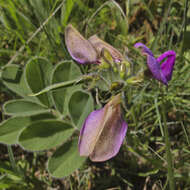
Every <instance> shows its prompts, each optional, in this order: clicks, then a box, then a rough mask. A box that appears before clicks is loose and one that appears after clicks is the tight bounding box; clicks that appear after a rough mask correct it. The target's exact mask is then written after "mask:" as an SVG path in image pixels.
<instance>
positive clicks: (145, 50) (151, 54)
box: [134, 42, 154, 57]
mask: <svg viewBox="0 0 190 190" xmlns="http://www.w3.org/2000/svg"><path fill="white" fill-rule="evenodd" d="M134 47H135V48H139V47H142V48H143V49H142V53H144V54H148V55H150V56H153V57H154V55H153V53H152V51H151V50H150V49H149V48H148V47H146V46H145V45H144V44H143V43H141V42H138V43H136V44H135V45H134Z"/></svg>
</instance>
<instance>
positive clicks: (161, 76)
mask: <svg viewBox="0 0 190 190" xmlns="http://www.w3.org/2000/svg"><path fill="white" fill-rule="evenodd" d="M134 47H135V48H138V47H142V54H144V55H146V56H147V65H148V67H149V69H150V71H151V73H152V75H153V77H154V78H155V79H157V80H159V81H161V82H162V83H164V84H165V85H168V81H170V80H171V78H172V72H173V67H174V64H175V58H176V53H175V52H174V51H172V50H169V51H166V52H164V53H163V54H162V55H161V56H160V57H158V58H157V59H156V58H155V57H154V55H153V53H152V51H151V50H150V49H149V48H148V47H146V46H145V45H144V44H142V43H136V44H135V46H134ZM165 58H166V60H165V61H164V62H163V63H162V64H161V65H160V62H161V61H162V60H163V59H165Z"/></svg>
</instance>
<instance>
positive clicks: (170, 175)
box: [161, 102, 175, 190]
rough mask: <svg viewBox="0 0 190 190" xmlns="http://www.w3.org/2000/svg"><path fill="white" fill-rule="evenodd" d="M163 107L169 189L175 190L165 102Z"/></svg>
mask: <svg viewBox="0 0 190 190" xmlns="http://www.w3.org/2000/svg"><path fill="white" fill-rule="evenodd" d="M161 107H162V117H163V121H164V138H165V146H166V160H167V167H168V180H169V189H170V190H175V183H174V172H173V161H172V154H171V144H170V139H169V133H168V126H167V123H166V113H165V106H164V102H162V105H161Z"/></svg>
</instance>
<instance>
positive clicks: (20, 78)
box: [2, 64, 39, 102]
mask: <svg viewBox="0 0 190 190" xmlns="http://www.w3.org/2000/svg"><path fill="white" fill-rule="evenodd" d="M2 80H3V84H4V85H5V86H6V87H7V88H9V89H10V90H12V91H13V92H15V93H16V94H18V95H20V96H21V97H23V98H25V99H30V100H32V101H35V102H39V101H38V99H37V98H36V97H30V96H28V95H29V94H31V93H32V91H31V90H30V89H29V88H28V86H27V84H26V81H25V79H24V74H23V70H22V68H20V67H19V66H18V65H14V64H12V65H9V66H6V67H5V68H4V69H3V71H2Z"/></svg>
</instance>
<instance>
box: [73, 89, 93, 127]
mask: <svg viewBox="0 0 190 190" xmlns="http://www.w3.org/2000/svg"><path fill="white" fill-rule="evenodd" d="M93 110H94V103H93V98H92V96H91V95H90V94H89V93H86V92H84V91H82V90H79V91H75V92H74V93H73V94H72V96H71V98H70V100H69V113H70V115H71V118H72V120H73V122H74V124H75V125H76V126H77V127H78V128H79V129H80V128H81V127H82V124H83V123H84V121H85V119H86V117H87V116H88V115H89V113H90V112H92V111H93Z"/></svg>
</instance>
